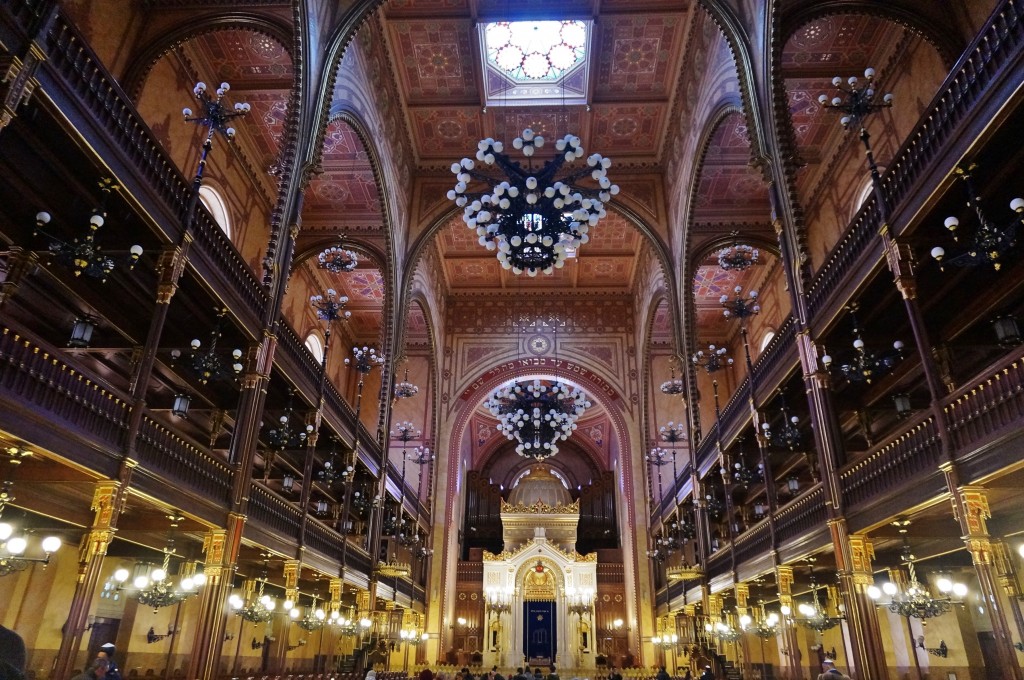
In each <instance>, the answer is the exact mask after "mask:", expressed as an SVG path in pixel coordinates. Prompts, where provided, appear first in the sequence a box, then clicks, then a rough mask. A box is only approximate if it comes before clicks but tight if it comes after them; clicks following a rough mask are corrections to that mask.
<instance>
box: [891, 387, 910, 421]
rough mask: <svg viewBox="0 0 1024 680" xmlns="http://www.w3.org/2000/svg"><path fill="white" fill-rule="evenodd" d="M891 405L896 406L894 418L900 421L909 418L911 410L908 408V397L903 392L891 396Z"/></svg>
mask: <svg viewBox="0 0 1024 680" xmlns="http://www.w3.org/2000/svg"><path fill="white" fill-rule="evenodd" d="M892 403H893V404H894V405H895V406H896V417H897V418H899V419H900V420H903V419H904V418H906V417H907V416H909V415H910V413H911V411H912V410H913V409H912V408H911V407H910V395H909V394H907V393H905V392H901V393H899V394H894V395H892Z"/></svg>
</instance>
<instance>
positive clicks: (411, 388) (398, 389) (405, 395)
mask: <svg viewBox="0 0 1024 680" xmlns="http://www.w3.org/2000/svg"><path fill="white" fill-rule="evenodd" d="M419 392H420V388H419V387H418V386H416V385H414V384H413V383H411V382H409V367H408V366H407V367H406V368H405V377H403V378H402V381H401V382H398V383H395V399H409V398H411V397H415V396H416V395H417V394H419Z"/></svg>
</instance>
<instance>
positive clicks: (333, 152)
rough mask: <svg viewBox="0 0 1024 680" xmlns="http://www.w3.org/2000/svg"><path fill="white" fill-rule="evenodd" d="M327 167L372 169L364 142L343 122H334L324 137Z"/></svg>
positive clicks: (324, 159) (324, 157)
mask: <svg viewBox="0 0 1024 680" xmlns="http://www.w3.org/2000/svg"><path fill="white" fill-rule="evenodd" d="M323 162H324V164H325V165H335V164H342V165H345V166H346V167H353V166H356V167H365V168H367V169H369V167H370V157H369V154H367V153H366V149H365V147H364V146H363V142H362V140H360V139H359V136H358V135H357V134H356V131H355V130H354V129H352V126H351V125H349V124H348V123H346V122H345V121H343V120H334V121H331V123H330V124H329V125H328V126H327V132H326V133H325V135H324V156H323Z"/></svg>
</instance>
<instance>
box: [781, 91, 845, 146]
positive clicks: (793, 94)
mask: <svg viewBox="0 0 1024 680" xmlns="http://www.w3.org/2000/svg"><path fill="white" fill-rule="evenodd" d="M832 90H833V87H832V83H831V82H830V80H827V79H824V78H818V79H812V80H808V79H796V78H793V79H787V80H786V93H787V94H788V95H789V114H790V116H791V117H792V120H793V131H794V133H795V134H796V143H797V146H799V147H811V148H814V149H818V148H821V145H822V144H824V143H825V140H826V139H827V138H828V137H829V133H834V132H835V128H837V127H839V120H838V117H837V116H834V115H832V114H831V113H830V112H827V111H823V110H822V108H821V105H820V104H819V103H818V96H819V95H821V94H826V93H827V94H831V92H832Z"/></svg>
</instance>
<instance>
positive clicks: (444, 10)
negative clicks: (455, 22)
mask: <svg viewBox="0 0 1024 680" xmlns="http://www.w3.org/2000/svg"><path fill="white" fill-rule="evenodd" d="M385 8H386V10H385V11H386V12H387V16H388V17H399V16H431V17H434V16H440V15H451V14H464V13H466V12H467V11H469V0H390V2H388V3H387V5H385Z"/></svg>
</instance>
